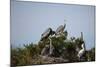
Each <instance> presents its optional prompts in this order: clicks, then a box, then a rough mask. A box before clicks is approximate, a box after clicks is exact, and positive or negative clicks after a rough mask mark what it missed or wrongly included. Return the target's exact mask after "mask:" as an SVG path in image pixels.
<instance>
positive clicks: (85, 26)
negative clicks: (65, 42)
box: [11, 1, 95, 49]
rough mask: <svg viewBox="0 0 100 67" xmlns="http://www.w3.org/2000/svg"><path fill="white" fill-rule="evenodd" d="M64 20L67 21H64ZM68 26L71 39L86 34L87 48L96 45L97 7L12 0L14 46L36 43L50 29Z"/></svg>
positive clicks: (12, 40) (12, 36)
mask: <svg viewBox="0 0 100 67" xmlns="http://www.w3.org/2000/svg"><path fill="white" fill-rule="evenodd" d="M64 19H65V20H66V22H64ZM64 23H66V30H67V31H68V34H69V35H68V37H71V36H75V37H80V34H81V32H83V35H84V40H85V43H86V48H87V49H90V48H92V47H94V45H95V6H90V5H70V4H54V3H38V2H20V1H11V44H12V45H14V46H19V45H21V46H22V45H23V44H29V43H31V42H33V43H37V42H38V41H39V40H40V37H41V34H42V33H43V32H44V31H45V30H46V29H47V28H48V27H51V28H52V29H53V30H56V29H57V27H58V26H59V25H63V24H64Z"/></svg>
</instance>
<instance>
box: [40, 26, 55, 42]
mask: <svg viewBox="0 0 100 67" xmlns="http://www.w3.org/2000/svg"><path fill="white" fill-rule="evenodd" d="M53 34H55V32H54V31H53V30H52V29H51V28H48V29H47V30H46V31H45V32H44V33H43V34H42V35H41V40H40V41H42V40H43V39H47V38H48V37H49V36H50V35H53Z"/></svg>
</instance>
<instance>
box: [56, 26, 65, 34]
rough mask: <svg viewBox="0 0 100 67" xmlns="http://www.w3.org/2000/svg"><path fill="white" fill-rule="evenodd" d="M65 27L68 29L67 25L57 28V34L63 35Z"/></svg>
mask: <svg viewBox="0 0 100 67" xmlns="http://www.w3.org/2000/svg"><path fill="white" fill-rule="evenodd" d="M65 27H66V24H64V25H60V26H59V27H58V28H57V30H56V31H55V34H59V33H62V32H63V31H64V29H65Z"/></svg>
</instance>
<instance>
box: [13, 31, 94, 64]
mask: <svg viewBox="0 0 100 67" xmlns="http://www.w3.org/2000/svg"><path fill="white" fill-rule="evenodd" d="M63 33H64V34H65V35H62V36H60V37H57V38H56V37H52V45H53V46H54V53H53V57H62V58H63V59H65V60H69V61H68V62H77V61H78V58H77V51H76V47H79V48H80V49H81V46H80V44H81V43H83V42H84V41H83V40H82V39H81V38H75V37H72V38H70V40H68V39H67V36H68V33H67V31H65V32H63ZM73 40H75V42H73ZM49 43H50V41H49V39H45V40H43V42H39V43H38V44H33V43H30V44H24V47H23V48H15V49H13V48H12V49H11V65H12V66H19V65H21V66H22V65H32V64H43V63H44V62H45V61H43V60H42V58H41V57H40V55H41V51H42V49H43V48H44V47H45V45H49ZM84 57H85V58H84V60H85V61H94V60H95V48H92V49H91V50H88V51H86V52H85V55H84ZM52 63H53V62H52Z"/></svg>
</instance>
